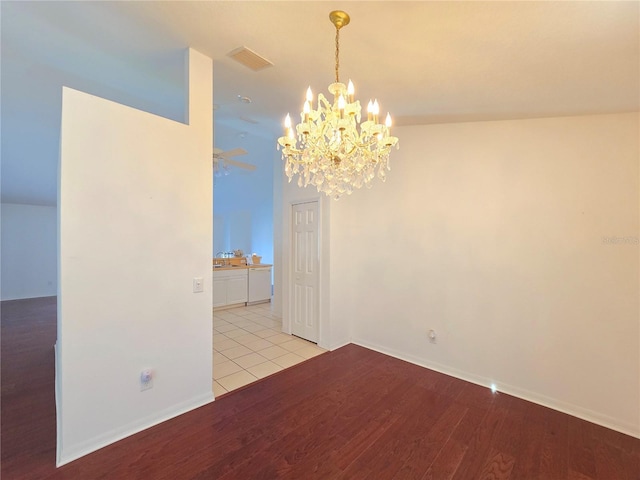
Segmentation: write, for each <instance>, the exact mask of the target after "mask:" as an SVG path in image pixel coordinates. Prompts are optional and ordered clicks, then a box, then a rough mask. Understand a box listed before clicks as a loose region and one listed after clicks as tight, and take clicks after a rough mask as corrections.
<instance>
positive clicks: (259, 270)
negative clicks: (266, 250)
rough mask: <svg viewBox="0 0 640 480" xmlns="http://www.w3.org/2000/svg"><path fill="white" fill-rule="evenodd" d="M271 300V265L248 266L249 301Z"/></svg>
mask: <svg viewBox="0 0 640 480" xmlns="http://www.w3.org/2000/svg"><path fill="white" fill-rule="evenodd" d="M269 300H271V267H250V268H249V303H253V302H266V301H269Z"/></svg>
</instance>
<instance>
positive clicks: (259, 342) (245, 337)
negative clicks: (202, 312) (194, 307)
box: [213, 303, 325, 397]
mask: <svg viewBox="0 0 640 480" xmlns="http://www.w3.org/2000/svg"><path fill="white" fill-rule="evenodd" d="M271 305H272V304H271V303H262V304H258V305H251V306H248V307H238V308H232V309H229V310H219V311H216V312H213V393H214V394H215V396H216V397H217V396H219V395H222V394H224V393H227V392H230V391H231V390H235V389H236V388H240V387H243V386H244V385H247V384H249V383H251V382H254V381H256V380H258V379H259V378H264V377H266V376H268V375H271V374H273V373H276V372H279V371H280V370H282V369H284V368H288V367H292V366H293V365H296V364H297V363H300V362H304V361H305V360H307V359H309V358H312V357H315V356H316V355H320V354H321V353H323V352H324V351H325V350H323V349H322V348H320V347H318V346H317V345H316V344H314V343H311V342H307V341H306V340H302V339H301V338H298V337H294V336H292V335H286V334H284V333H282V319H280V318H279V317H278V316H276V315H274V314H273V312H272V308H271Z"/></svg>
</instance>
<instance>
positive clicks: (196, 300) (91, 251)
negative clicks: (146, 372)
mask: <svg viewBox="0 0 640 480" xmlns="http://www.w3.org/2000/svg"><path fill="white" fill-rule="evenodd" d="M185 59H186V63H185V74H188V82H187V84H188V93H189V95H188V113H187V115H186V118H187V119H188V124H187V125H185V124H183V123H179V122H175V121H173V120H169V119H166V118H162V117H158V116H154V115H152V114H149V113H146V112H142V111H139V110H135V109H133V108H130V107H126V106H123V105H120V104H117V103H114V102H111V101H108V100H104V99H101V98H98V97H94V96H91V95H88V94H85V93H82V92H79V91H75V90H71V89H64V92H63V102H62V132H61V142H60V144H61V165H60V186H59V200H58V205H59V238H60V243H59V244H60V251H59V292H58V343H57V372H56V382H57V383H56V393H57V412H58V465H62V464H64V463H67V462H69V461H71V460H74V459H75V458H78V457H79V456H82V455H84V454H87V453H89V452H91V451H93V450H96V449H98V448H100V447H102V446H104V445H107V444H109V443H112V442H114V441H116V440H118V439H120V438H123V437H125V436H128V435H130V434H132V433H135V432H137V431H139V430H142V429H144V428H147V427H149V426H151V425H154V424H156V423H158V422H161V421H163V420H166V419H168V418H171V417H173V416H176V415H179V414H181V413H183V412H185V411H187V410H190V409H192V408H195V407H198V406H200V405H203V404H205V403H207V402H210V401H211V400H213V394H212V369H211V367H212V362H211V358H212V344H211V335H212V313H211V312H212V284H211V245H212V241H213V238H212V218H213V212H212V202H213V199H212V170H211V168H212V162H211V155H212V145H213V112H212V105H213V99H212V62H211V60H210V59H209V58H207V57H205V56H203V55H202V54H200V53H198V52H195V51H193V50H189V51H188V55H187V56H186V57H185ZM194 277H203V278H204V292H203V293H193V292H192V281H193V278H194ZM147 368H149V369H152V370H153V371H154V375H155V379H154V386H153V388H152V389H151V390H146V391H144V392H141V391H140V382H139V378H140V373H141V371H142V370H143V369H147Z"/></svg>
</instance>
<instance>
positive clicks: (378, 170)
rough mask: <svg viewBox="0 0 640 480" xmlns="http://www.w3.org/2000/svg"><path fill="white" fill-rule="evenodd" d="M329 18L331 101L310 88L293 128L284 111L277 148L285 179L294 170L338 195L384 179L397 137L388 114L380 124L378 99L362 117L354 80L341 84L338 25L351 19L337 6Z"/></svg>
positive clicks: (300, 181)
mask: <svg viewBox="0 0 640 480" xmlns="http://www.w3.org/2000/svg"><path fill="white" fill-rule="evenodd" d="M329 18H330V19H331V22H332V23H333V24H334V25H335V27H336V56H335V60H336V68H335V74H336V81H335V83H332V84H331V85H329V89H328V90H329V93H331V94H332V95H333V103H330V102H329V100H327V99H326V98H325V97H324V95H323V94H322V93H320V94H318V100H317V102H316V103H315V105H314V101H313V92H312V90H311V87H309V88H308V89H307V95H306V101H305V102H304V107H303V109H302V113H301V114H300V123H298V124H297V125H296V126H295V127H293V126H292V123H291V117H290V116H289V114H287V117H286V119H285V123H284V127H285V129H284V136H282V137H280V138H279V139H278V149H280V148H282V160H283V161H284V171H285V173H286V175H287V177H288V178H289V182H291V180H292V179H293V177H294V176H295V175H298V186H299V187H306V186H307V185H314V186H315V187H316V188H317V190H318V192H324V193H325V194H327V195H328V196H330V197H333V198H335V199H336V200H337V199H339V198H340V197H341V196H342V195H344V194H347V195H350V194H351V193H353V190H354V189H358V188H361V187H362V186H363V185H364V186H366V187H367V188H371V182H372V181H373V179H374V178H375V177H376V176H377V177H378V178H379V179H380V180H382V181H383V182H384V181H385V179H386V175H387V171H389V170H391V166H390V163H389V152H390V151H391V148H392V147H394V146H396V148H397V146H398V139H397V138H396V137H393V136H391V116H390V115H389V114H388V113H387V116H386V119H385V123H384V124H382V123H379V112H380V107H379V105H378V101H377V100H375V101H371V100H369V103H368V105H367V118H366V120H365V121H362V122H361V120H362V117H361V106H360V101H358V100H355V96H354V91H355V89H354V86H353V83H352V82H351V80H349V84H348V86H346V85H345V84H344V83H340V75H339V66H340V29H341V28H342V27H343V26H345V25H347V24H348V23H349V21H350V18H349V15H348V14H347V13H345V12H341V11H334V12H331V13H330V14H329ZM314 107H315V108H314Z"/></svg>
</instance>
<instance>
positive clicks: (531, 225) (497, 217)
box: [331, 113, 640, 436]
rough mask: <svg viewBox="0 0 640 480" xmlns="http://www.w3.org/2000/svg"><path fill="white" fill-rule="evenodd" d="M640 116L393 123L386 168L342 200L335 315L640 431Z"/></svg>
mask: <svg viewBox="0 0 640 480" xmlns="http://www.w3.org/2000/svg"><path fill="white" fill-rule="evenodd" d="M638 131H639V122H638V114H637V113H629V114H617V115H601V116H581V117H567V118H546V119H534V120H517V121H500V122H484V123H466V124H447V125H429V126H414V127H405V128H398V129H397V135H398V136H399V138H400V142H401V144H400V146H401V148H400V150H399V151H397V152H396V151H394V152H393V157H392V161H393V170H392V171H391V172H390V175H389V177H388V180H387V183H386V184H381V183H377V184H376V185H375V186H374V187H373V189H372V190H363V191H358V192H356V193H354V195H353V196H351V197H347V198H344V199H341V200H340V201H339V202H337V203H335V204H333V205H332V207H331V208H332V218H331V236H332V238H331V256H332V262H331V291H332V297H331V302H332V305H331V309H332V317H333V318H332V321H340V322H348V321H349V319H352V322H353V323H352V331H351V332H350V334H351V335H352V336H353V340H354V341H355V342H356V343H359V344H361V345H365V346H369V347H373V348H375V349H378V350H380V351H383V352H386V353H389V354H391V355H394V356H397V357H400V358H404V359H407V360H409V361H412V362H415V363H418V364H421V365H424V366H427V367H431V368H434V369H436V370H440V371H443V372H446V373H450V374H452V375H454V376H458V377H461V378H466V379H469V380H471V381H473V382H477V383H480V384H483V385H489V384H490V383H492V382H495V383H496V384H497V387H498V389H499V390H502V391H505V392H508V393H512V394H514V395H516V396H520V397H523V398H527V399H530V400H532V401H534V402H538V403H541V404H545V405H548V406H551V407H552V408H555V409H558V410H561V411H565V412H568V413H571V414H574V415H576V416H579V417H582V418H585V419H587V420H591V421H594V422H596V423H599V424H602V425H605V426H608V427H611V428H614V429H616V430H619V431H622V432H626V433H630V434H632V435H635V436H640V416H639V414H640V412H639V410H640V409H639V405H640V344H639V342H640V331H639V322H638V318H639V311H638V305H639V282H638V271H639V268H638V267H639V255H638V236H639V227H638V217H639V188H638V174H639V164H638V162H639V156H640V152H639V149H638ZM610 237H615V238H616V239H617V240H616V243H613V242H611V241H610V240H608V239H609V238H610ZM337 258H341V260H340V261H333V259H337ZM333 292H342V294H341V295H337V294H333ZM431 328H433V329H435V330H436V332H437V335H438V343H437V344H435V345H434V344H430V343H429V341H428V338H427V331H428V330H429V329H431Z"/></svg>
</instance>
